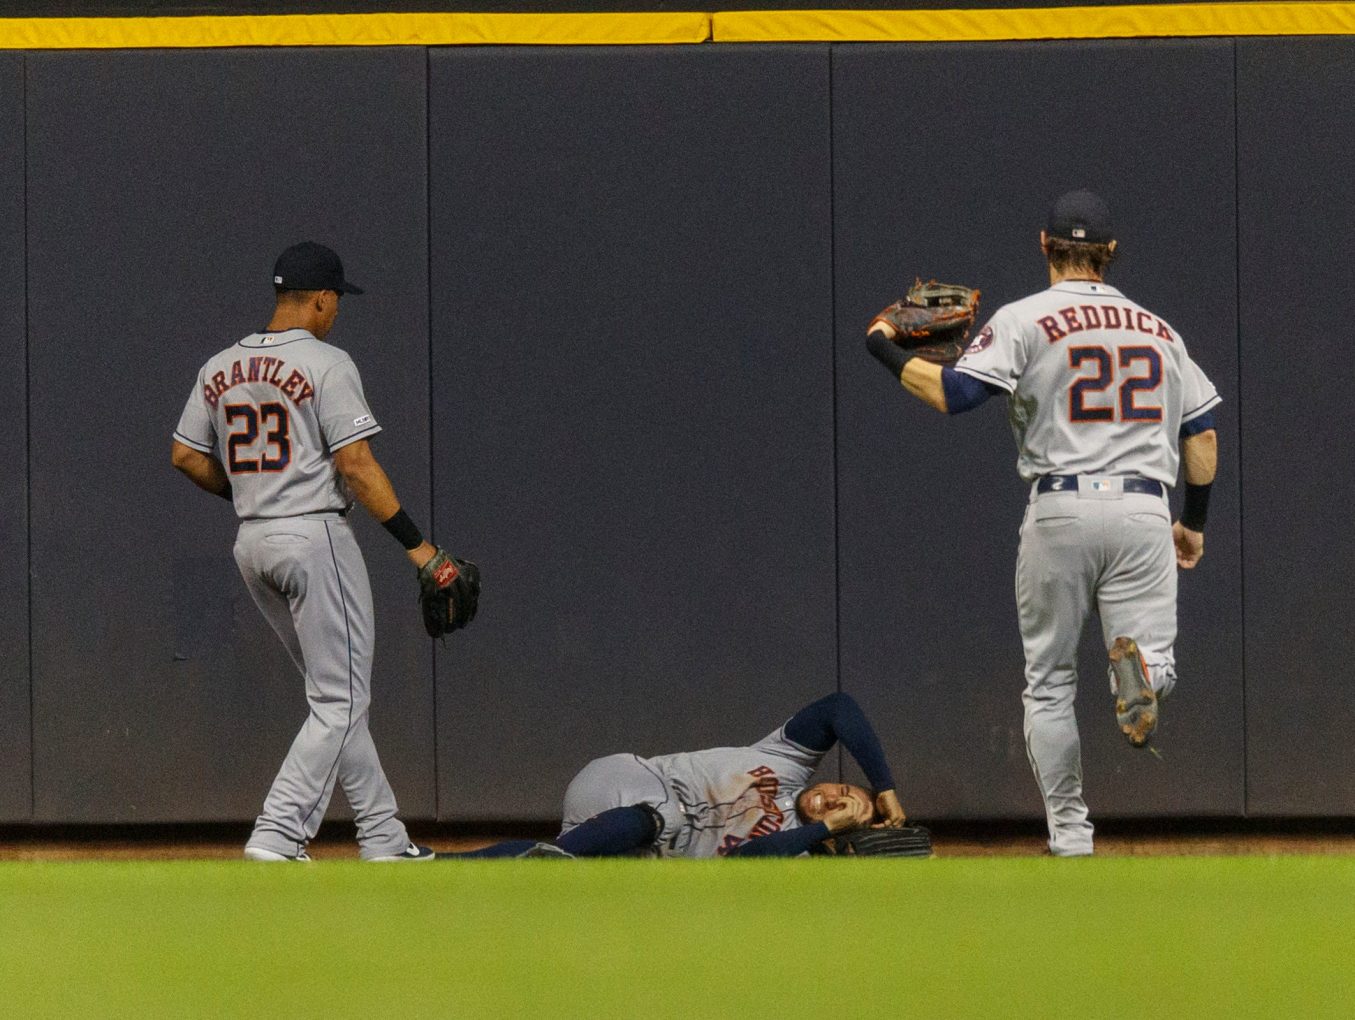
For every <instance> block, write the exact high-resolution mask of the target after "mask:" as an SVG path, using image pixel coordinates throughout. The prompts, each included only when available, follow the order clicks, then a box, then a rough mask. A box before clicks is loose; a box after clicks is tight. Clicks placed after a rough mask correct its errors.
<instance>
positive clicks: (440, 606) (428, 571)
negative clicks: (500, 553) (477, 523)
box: [419, 549, 480, 638]
mask: <svg viewBox="0 0 1355 1020" xmlns="http://www.w3.org/2000/svg"><path fill="white" fill-rule="evenodd" d="M479 602H480V568H479V567H477V566H476V565H475V564H474V563H472V562H471V561H470V560H458V559H455V558H453V557H451V556H448V555H447V553H446V552H444V551H443V550H442V549H439V550H438V551H437V552H435V553H434V554H433V558H432V559H431V560H429V561H428V562H427V563H425V564H424V565H423V566H422V567H420V568H419V610H420V612H421V613H422V614H423V629H424V630H426V631H428V636H429V637H434V638H438V637H442V636H443V635H444V634H447V633H449V632H451V631H454V630H460V629H461V628H462V627H464V626H466V624H468V623H470V622H471V620H474V619H475V610H476V608H477V606H478V605H479Z"/></svg>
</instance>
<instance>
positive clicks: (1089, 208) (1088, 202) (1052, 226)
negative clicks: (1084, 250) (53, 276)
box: [1049, 191, 1114, 244]
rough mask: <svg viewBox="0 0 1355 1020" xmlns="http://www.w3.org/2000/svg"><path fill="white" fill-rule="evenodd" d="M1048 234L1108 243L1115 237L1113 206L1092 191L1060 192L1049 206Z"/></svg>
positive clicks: (1070, 239)
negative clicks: (1111, 209)
mask: <svg viewBox="0 0 1355 1020" xmlns="http://www.w3.org/2000/svg"><path fill="white" fill-rule="evenodd" d="M1049 236H1050V237H1061V238H1063V239H1064V240H1065V241H1086V242H1087V243H1088V244H1106V243H1107V242H1109V241H1112V240H1114V234H1113V232H1112V230H1111V224H1110V207H1109V206H1108V205H1106V203H1105V201H1104V200H1103V199H1102V198H1101V196H1100V195H1097V194H1095V193H1093V192H1090V191H1070V192H1068V193H1067V194H1066V195H1060V196H1059V199H1058V201H1056V202H1055V203H1054V207H1053V208H1052V209H1050V210H1049Z"/></svg>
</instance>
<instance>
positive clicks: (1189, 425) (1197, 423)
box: [1181, 411, 1214, 439]
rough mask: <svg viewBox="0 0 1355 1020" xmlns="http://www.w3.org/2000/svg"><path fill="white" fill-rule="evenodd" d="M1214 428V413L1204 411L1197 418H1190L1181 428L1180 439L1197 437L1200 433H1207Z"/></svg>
mask: <svg viewBox="0 0 1355 1020" xmlns="http://www.w3.org/2000/svg"><path fill="white" fill-rule="evenodd" d="M1213 427H1214V412H1213V411H1206V412H1205V413H1204V414H1202V415H1200V416H1199V417H1198V418H1192V419H1191V420H1190V421H1188V422H1186V423H1185V424H1184V425H1182V426H1181V438H1182V439H1185V438H1186V437H1188V436H1198V435H1199V434H1200V433H1201V432H1208V431H1209V430H1210V429H1212V428H1213Z"/></svg>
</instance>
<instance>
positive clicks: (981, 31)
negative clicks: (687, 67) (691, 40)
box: [712, 3, 1355, 42]
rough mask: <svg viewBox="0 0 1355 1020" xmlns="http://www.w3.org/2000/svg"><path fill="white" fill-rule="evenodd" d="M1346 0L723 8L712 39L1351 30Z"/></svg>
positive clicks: (1352, 9)
mask: <svg viewBox="0 0 1355 1020" xmlns="http://www.w3.org/2000/svg"><path fill="white" fill-rule="evenodd" d="M1351 34H1355V4H1352V3H1329V4H1322V3H1317V4H1309V3H1230V4H1136V5H1130V6H1121V7H1045V8H1012V9H1008V10H998V9H982V10H972V9H971V10H944V11H727V12H723V13H720V14H716V15H715V18H714V30H713V32H712V38H713V39H714V41H715V42H975V41H981V40H1003V39H1126V38H1141V37H1145V36H1166V37H1172V36H1246V35H1351Z"/></svg>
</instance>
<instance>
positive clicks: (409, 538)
mask: <svg viewBox="0 0 1355 1020" xmlns="http://www.w3.org/2000/svg"><path fill="white" fill-rule="evenodd" d="M381 526H382V527H383V528H385V529H386V530H387V531H389V532H390V533H391V534H392V535H394V536H395V540H396V541H397V542H399V543H400V544H401V545H402V546H404V547H405V548H406V549H417V548H418V547H419V546H420V545H422V544H423V535H421V534H419V528H418V525H416V524H415V523H414V522H413V521H411V520H410V519H409V514H407V513H405V511H404V509H403V508H401V509H399V510H397V511H395V513H393V514H391V515H390V516H389V517H387V518H386V519H385V520H384V521H382V522H381Z"/></svg>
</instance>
